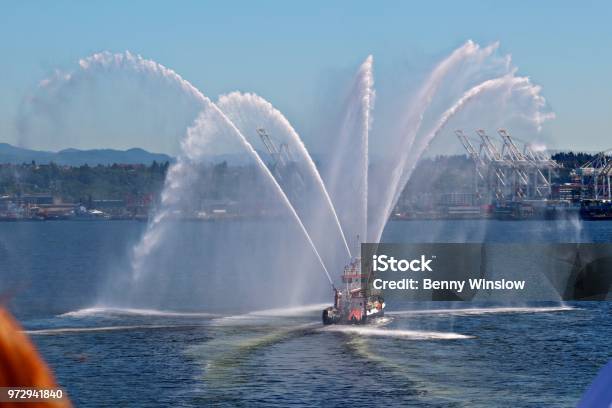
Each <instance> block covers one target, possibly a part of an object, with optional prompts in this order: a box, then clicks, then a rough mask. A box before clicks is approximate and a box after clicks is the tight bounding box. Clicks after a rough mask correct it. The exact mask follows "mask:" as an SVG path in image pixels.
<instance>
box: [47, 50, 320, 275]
mask: <svg viewBox="0 0 612 408" xmlns="http://www.w3.org/2000/svg"><path fill="white" fill-rule="evenodd" d="M79 67H80V70H78V71H75V72H73V73H68V74H59V73H58V74H56V75H55V76H54V77H52V78H50V79H47V80H43V81H42V82H41V83H40V87H41V88H45V89H47V90H48V91H50V92H54V91H55V92H57V91H58V90H60V89H62V88H63V87H65V86H67V85H70V84H72V83H75V82H78V81H79V80H80V79H81V77H83V76H87V75H89V74H90V73H93V74H94V75H95V74H103V73H106V72H109V71H114V70H119V71H121V70H128V71H133V72H136V73H138V74H141V75H143V76H152V77H158V78H161V79H162V80H163V81H164V82H166V83H168V84H170V85H172V86H174V87H177V88H178V89H179V90H180V91H181V92H182V93H184V94H185V95H187V96H188V97H190V98H191V99H193V100H194V101H195V102H196V103H197V105H198V106H199V109H200V110H201V113H200V115H199V116H198V117H197V118H196V120H195V123H194V125H192V126H191V127H190V128H189V129H188V131H187V136H186V137H185V138H184V139H183V140H182V141H181V154H180V155H179V157H178V158H177V162H176V163H174V164H173V165H172V166H171V167H170V169H169V170H168V174H167V177H166V181H165V185H164V190H163V191H162V194H161V206H160V210H159V211H158V212H157V213H156V214H155V215H154V217H153V219H152V221H151V222H150V223H149V225H148V226H147V229H146V231H145V233H144V235H143V237H142V239H141V241H140V242H139V243H138V244H137V245H136V246H135V247H134V249H133V256H132V269H133V277H134V280H135V281H137V280H139V279H140V278H141V276H142V274H143V261H144V258H146V257H147V256H148V255H149V254H150V252H151V251H152V250H154V249H155V248H156V247H157V246H158V245H159V244H160V242H161V241H163V239H164V236H165V233H166V231H167V228H168V226H167V225H164V222H163V221H166V220H167V219H168V217H169V215H171V213H172V211H173V210H175V209H176V205H177V203H178V201H180V199H181V196H182V195H183V194H184V193H185V190H187V189H189V188H190V186H192V185H193V183H195V182H197V175H196V172H195V171H194V166H195V165H197V163H198V162H199V161H201V160H202V159H203V158H204V157H205V156H206V155H207V154H211V153H212V151H213V150H214V149H215V148H218V147H219V146H221V148H222V147H224V144H225V146H228V145H229V146H231V148H233V149H235V150H237V151H243V152H246V153H247V155H248V156H249V157H250V158H251V159H252V160H253V161H254V162H255V164H256V165H257V167H258V168H259V169H260V170H261V172H262V174H264V175H265V177H266V179H267V180H269V182H270V183H271V185H272V186H273V188H274V191H275V192H276V194H278V197H279V199H280V200H281V202H283V203H284V204H285V205H286V207H287V209H288V211H289V212H290V214H291V215H292V217H293V218H294V219H295V221H296V223H297V224H298V226H299V228H300V229H301V230H302V232H303V233H304V236H305V238H306V240H307V241H308V244H309V245H310V246H311V248H312V250H313V252H314V254H315V256H316V258H317V259H318V261H319V263H320V265H321V268H322V269H323V271H324V272H325V275H326V277H327V279H328V280H329V281H330V283H331V282H332V279H331V276H330V275H329V272H328V271H327V267H326V266H325V263H324V262H323V259H322V258H321V256H320V255H319V252H318V250H317V248H316V246H315V244H314V242H313V241H312V239H311V237H310V235H309V234H308V231H307V230H306V228H305V226H304V224H303V223H302V220H301V219H300V217H299V215H298V214H297V212H296V210H295V208H294V207H293V205H292V204H291V202H290V201H289V199H288V198H287V195H286V194H285V192H284V191H283V189H282V188H281V187H280V185H279V184H278V182H277V181H276V179H275V178H274V177H273V175H272V174H271V172H270V170H269V169H268V167H267V166H266V165H265V164H264V163H263V161H262V160H261V158H260V156H259V154H258V153H257V152H256V151H255V149H254V148H253V147H252V145H251V144H250V143H249V142H248V141H247V139H246V138H245V137H244V135H243V134H242V133H241V132H240V131H239V130H238V128H237V127H236V126H235V125H234V124H233V123H232V122H231V120H230V119H228V118H227V116H226V115H225V114H224V113H223V112H222V111H221V110H220V109H219V108H218V107H217V105H215V104H214V103H213V102H212V101H210V99H208V98H207V97H206V96H204V95H203V94H202V93H201V92H200V91H199V90H198V89H197V88H195V87H194V86H193V85H192V84H191V83H189V82H188V81H187V80H185V79H183V78H182V77H181V76H180V75H179V74H177V73H176V72H175V71H173V70H172V69H170V68H167V67H165V66H163V65H161V64H159V63H157V62H155V61H152V60H148V59H145V58H143V57H141V56H140V55H134V54H132V53H130V52H129V51H128V52H125V53H119V54H112V53H110V52H102V53H97V54H94V55H92V56H90V57H87V58H84V59H81V60H80V61H79ZM220 135H224V136H225V139H224V138H220V137H219V136H220ZM224 142H225V143H224Z"/></svg>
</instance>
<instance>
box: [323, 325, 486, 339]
mask: <svg viewBox="0 0 612 408" xmlns="http://www.w3.org/2000/svg"><path fill="white" fill-rule="evenodd" d="M319 330H320V331H323V332H339V333H347V334H357V335H359V336H374V337H399V338H405V339H410V340H461V339H473V338H474V336H467V335H464V334H459V333H450V332H432V331H421V330H399V329H379V328H375V327H358V326H340V325H332V326H326V327H323V328H321V329H319Z"/></svg>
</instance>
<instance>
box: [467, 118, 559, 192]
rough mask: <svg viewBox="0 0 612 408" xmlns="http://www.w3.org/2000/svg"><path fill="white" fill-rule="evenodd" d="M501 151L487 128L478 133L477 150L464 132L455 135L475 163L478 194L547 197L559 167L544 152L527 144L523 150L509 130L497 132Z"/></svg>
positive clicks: (479, 130)
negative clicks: (553, 174)
mask: <svg viewBox="0 0 612 408" xmlns="http://www.w3.org/2000/svg"><path fill="white" fill-rule="evenodd" d="M497 133H498V135H499V136H500V138H501V148H498V147H497V146H496V144H495V143H494V142H493V140H492V139H491V137H490V136H489V135H488V134H487V133H486V132H485V130H484V129H478V130H476V135H477V136H478V139H477V141H475V143H479V144H480V145H479V148H478V149H476V148H475V147H474V144H473V143H472V142H471V141H470V138H468V137H467V136H466V135H465V134H464V133H463V131H462V130H456V131H455V135H456V136H457V138H458V139H459V141H460V142H461V144H462V145H463V148H464V149H465V150H466V152H467V153H468V156H469V157H470V158H471V159H472V161H473V162H474V164H475V167H474V168H475V176H476V179H477V182H476V183H475V184H476V193H477V195H478V196H479V197H480V196H481V194H482V192H490V193H493V194H494V197H495V199H496V200H498V201H504V200H513V201H516V200H523V199H528V198H540V199H541V198H548V197H550V195H551V192H552V191H551V190H552V188H551V177H552V172H553V170H554V169H556V168H558V167H559V165H558V164H557V163H556V162H555V161H554V160H552V159H550V158H549V157H548V156H546V155H545V154H544V153H543V152H541V151H537V150H535V149H534V148H533V147H532V145H531V144H529V143H524V146H523V149H522V150H521V149H520V148H519V146H518V145H517V143H516V141H515V140H518V139H516V138H513V137H512V136H511V135H510V133H509V132H508V131H507V130H506V129H498V130H497Z"/></svg>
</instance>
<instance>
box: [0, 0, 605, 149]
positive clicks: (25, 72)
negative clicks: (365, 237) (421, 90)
mask: <svg viewBox="0 0 612 408" xmlns="http://www.w3.org/2000/svg"><path fill="white" fill-rule="evenodd" d="M611 20H612V2H608V1H600V2H588V1H582V2H577V1H538V2H533V1H512V2H496V1H447V2H441V1H421V2H411V1H387V2H373V1H351V2H348V1H347V2H340V1H337V2H330V1H321V2H316V1H301V2H294V1H290V2H289V1H262V2H254V1H244V2H235V1H217V2H203V1H197V2H195V1H194V2H188V1H182V2H170V1H165V2H154V1H141V2H138V1H131V2H118V1H117V2H113V1H104V2H102V1H98V2H77V1H53V2H43V1H40V2H38V1H36V2H35V1H31V2H26V1H0V55H1V62H0V141H3V142H9V143H15V141H16V140H17V139H16V130H15V125H14V121H15V116H16V114H17V112H18V109H19V106H20V104H21V103H22V101H23V98H24V97H25V95H27V94H28V93H29V92H31V91H32V89H33V88H34V87H35V86H36V85H37V83H38V82H39V81H40V80H41V79H43V78H45V77H47V76H49V75H50V74H51V73H52V72H53V70H54V69H56V68H60V69H66V70H71V69H74V68H76V62H77V61H78V59H79V58H81V57H84V56H87V55H90V54H92V53H94V52H98V51H103V50H109V51H113V52H120V51H124V50H130V51H133V52H135V53H138V54H141V55H143V56H144V57H146V58H151V59H154V60H156V61H158V62H160V63H162V64H164V65H166V66H168V67H170V68H172V69H174V70H176V71H177V72H178V73H180V74H181V75H182V76H183V77H185V78H186V79H188V80H189V81H191V82H192V83H193V84H194V85H196V86H197V87H198V88H199V89H201V90H202V91H203V92H204V93H206V94H207V95H208V96H210V97H211V98H213V99H216V97H217V96H218V95H219V94H222V93H225V92H229V91H233V90H241V91H253V92H256V93H258V94H260V95H262V96H264V97H265V98H267V99H268V100H270V101H272V102H273V103H274V104H275V105H276V106H277V107H278V108H279V109H280V110H281V111H283V112H284V113H285V115H286V116H287V117H288V118H289V119H290V121H292V122H293V123H294V124H295V125H296V127H297V128H298V130H299V129H301V128H303V129H306V128H308V124H309V123H310V122H311V121H312V120H313V119H312V117H311V115H312V112H313V111H316V104H317V103H318V101H319V100H320V98H321V97H322V95H325V94H326V89H325V87H328V86H329V85H330V84H332V83H333V81H334V79H335V78H337V77H339V76H341V75H344V74H345V73H346V74H347V75H352V73H353V72H354V71H355V70H356V69H357V67H358V65H359V63H360V62H361V61H362V60H363V59H364V58H365V57H366V56H367V55H368V54H373V55H374V58H375V75H376V81H377V83H378V84H381V86H383V87H384V86H392V84H393V81H394V78H397V77H400V76H402V75H413V74H414V75H415V76H418V75H422V73H423V72H426V70H427V69H429V68H431V67H432V65H433V64H435V62H437V61H438V60H440V59H441V58H443V57H444V56H445V55H446V54H448V53H449V52H450V51H452V50H453V49H454V48H456V47H457V46H459V45H461V44H462V43H463V42H465V40H467V39H473V40H474V41H476V42H478V43H480V44H483V45H486V44H489V43H491V42H493V41H496V40H499V41H500V42H501V51H502V52H503V53H511V54H512V56H513V61H514V63H515V64H516V65H517V66H518V67H519V69H520V70H519V74H521V75H526V76H529V77H530V78H531V79H532V81H533V82H534V83H536V84H540V85H542V87H543V95H544V96H545V97H546V98H547V101H548V103H549V104H550V107H551V108H552V110H553V111H554V112H555V113H556V115H557V119H555V120H554V121H552V122H550V123H547V124H546V131H547V132H550V133H551V134H552V135H553V136H554V139H555V140H556V143H555V144H556V145H557V146H558V147H560V148H575V149H582V150H597V149H604V148H611V147H612V133H611V132H610V129H611V128H612V80H611V79H610V75H611V74H612V24H611V23H610V21H611ZM385 84H386V85H385ZM306 133H307V132H306ZM305 139H307V140H306V141H307V143H308V137H307V136H306V135H305ZM99 144H100V145H103V142H100V143H99ZM65 147H70V146H65ZM160 149H161V144H160Z"/></svg>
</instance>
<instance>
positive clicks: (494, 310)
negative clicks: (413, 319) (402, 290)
mask: <svg viewBox="0 0 612 408" xmlns="http://www.w3.org/2000/svg"><path fill="white" fill-rule="evenodd" d="M570 310H577V309H576V308H574V307H572V306H551V307H485V308H463V309H422V310H397V311H388V312H385V313H386V314H388V315H396V316H403V315H432V314H436V315H483V314H492V313H551V312H566V311H570Z"/></svg>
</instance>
